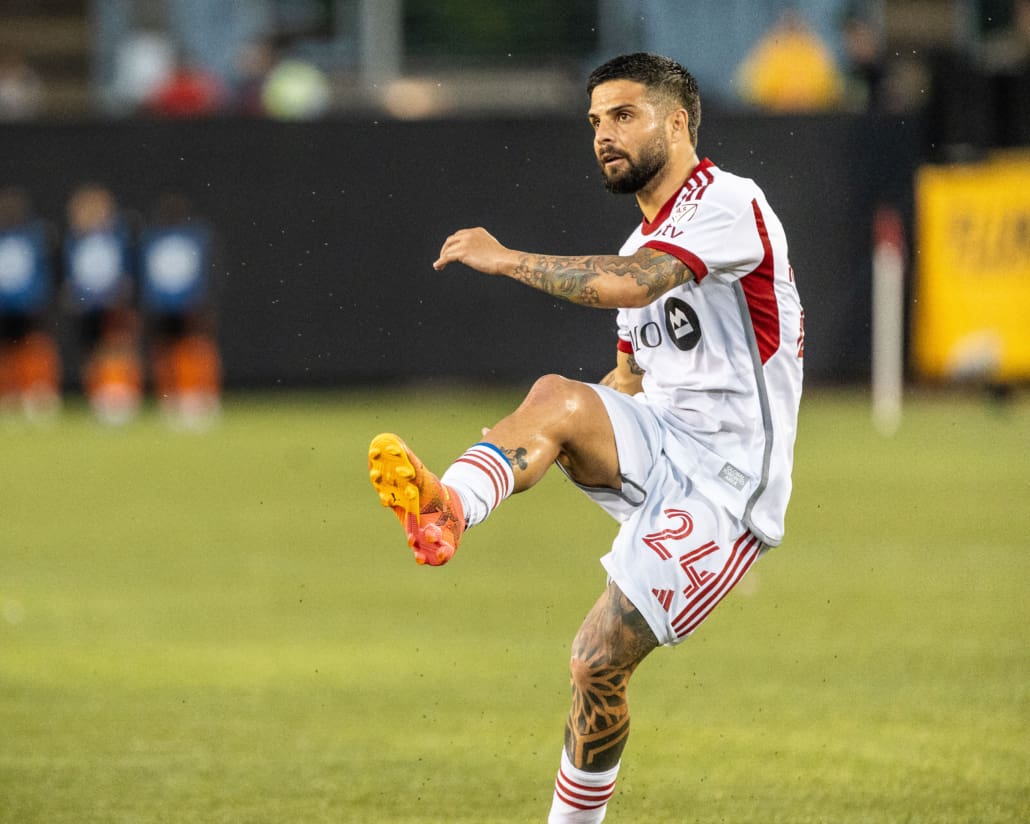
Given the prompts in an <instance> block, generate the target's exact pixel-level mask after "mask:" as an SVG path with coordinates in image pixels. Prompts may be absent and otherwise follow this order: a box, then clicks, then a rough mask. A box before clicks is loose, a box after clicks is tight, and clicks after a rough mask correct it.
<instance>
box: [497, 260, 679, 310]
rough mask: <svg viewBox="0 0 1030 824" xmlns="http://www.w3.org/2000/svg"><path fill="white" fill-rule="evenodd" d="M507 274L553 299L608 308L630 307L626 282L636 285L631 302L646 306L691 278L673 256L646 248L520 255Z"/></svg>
mask: <svg viewBox="0 0 1030 824" xmlns="http://www.w3.org/2000/svg"><path fill="white" fill-rule="evenodd" d="M510 274H511V277H512V278H514V279H515V280H517V281H519V282H521V283H525V284H526V285H527V286H532V287H533V288H534V289H539V290H540V291H541V292H546V293H547V294H549V295H553V296H554V297H558V298H563V299H564V300H568V301H571V302H572V303H578V304H581V305H583V306H601V307H609V308H613V307H618V306H623V305H629V303H630V301H628V300H627V296H628V295H629V293H628V292H627V289H626V286H627V285H628V282H632V284H633V285H635V287H637V288H636V289H633V290H632V291H633V294H632V303H636V304H637V305H644V304H647V303H650V302H651V301H653V300H654V299H655V298H657V297H658V296H659V295H662V294H664V293H665V292H667V291H668V290H669V289H671V288H673V287H674V286H678V285H680V284H681V283H685V282H686V281H687V280H689V279H690V278H691V277H692V273H691V271H690V270H689V269H688V268H687V267H686V266H684V265H683V264H682V263H681V262H680V261H679V260H677V259H676V258H675V257H673V256H672V255H668V254H665V253H664V252H659V251H656V250H654V249H647V248H644V249H641V250H640V251H639V252H637V253H636V254H635V255H632V256H630V257H622V256H619V255H586V256H562V255H528V254H524V255H521V256H520V257H519V261H518V264H517V265H516V266H515V269H514V270H513V272H511V273H510Z"/></svg>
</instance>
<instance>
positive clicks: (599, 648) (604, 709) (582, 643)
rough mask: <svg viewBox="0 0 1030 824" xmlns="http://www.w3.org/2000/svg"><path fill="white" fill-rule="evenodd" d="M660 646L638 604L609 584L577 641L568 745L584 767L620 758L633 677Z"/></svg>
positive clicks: (572, 756) (571, 755)
mask: <svg viewBox="0 0 1030 824" xmlns="http://www.w3.org/2000/svg"><path fill="white" fill-rule="evenodd" d="M657 645H658V641H657V639H656V638H655V636H654V633H653V632H652V631H651V628H650V627H649V626H648V625H647V622H646V621H644V619H643V617H642V616H641V615H640V613H639V612H637V609H636V607H634V606H633V604H632V603H630V601H629V599H628V598H626V596H625V595H623V594H622V591H621V590H620V589H619V588H618V587H617V586H616V585H615V584H609V586H608V589H607V590H606V592H605V594H604V595H602V596H601V598H600V599H599V600H598V601H597V603H596V604H595V605H594V608H593V609H592V610H591V611H590V614H589V615H588V616H587V618H586V620H585V621H584V622H583V626H582V627H580V630H579V632H578V633H577V635H576V640H575V641H574V642H573V645H572V661H571V664H570V672H571V681H572V709H571V710H570V712H569V718H568V723H567V724H566V727H565V750H566V752H567V753H568V755H569V758H570V759H571V760H572V763H573V764H574V765H575V766H576V767H578V768H579V769H583V770H589V771H592V772H601V771H603V770H608V769H611V768H612V767H614V766H615V765H616V764H617V763H618V761H619V758H620V757H621V756H622V750H623V748H624V747H625V746H626V739H627V737H628V736H629V704H628V702H627V700H626V688H627V685H628V683H629V678H630V676H631V675H632V674H633V671H634V670H635V669H636V668H637V665H638V664H639V663H640V662H641V661H642V660H643V659H644V657H645V656H646V655H647V654H648V653H649V652H651V650H653V649H654V648H655V647H656V646H657Z"/></svg>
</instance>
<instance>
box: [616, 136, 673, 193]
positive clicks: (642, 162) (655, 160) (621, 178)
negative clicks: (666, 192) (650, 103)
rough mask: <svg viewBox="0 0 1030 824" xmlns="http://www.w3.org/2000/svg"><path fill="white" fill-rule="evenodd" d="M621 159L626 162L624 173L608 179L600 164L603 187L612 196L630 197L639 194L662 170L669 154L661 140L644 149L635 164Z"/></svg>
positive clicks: (626, 157)
mask: <svg viewBox="0 0 1030 824" xmlns="http://www.w3.org/2000/svg"><path fill="white" fill-rule="evenodd" d="M623 157H625V160H626V166H627V168H626V171H624V172H623V173H622V174H620V175H617V176H615V177H609V176H608V174H607V173H605V171H604V164H601V175H602V176H603V177H604V187H605V188H606V189H607V190H608V191H609V192H611V193H612V194H614V195H632V194H636V193H637V192H639V191H640V190H641V189H643V188H644V187H645V186H646V185H647V184H648V183H650V182H651V181H652V180H654V178H655V175H657V174H658V173H659V172H660V171H661V170H662V168H663V167H664V166H665V164H666V162H667V161H668V159H669V154H668V152H667V151H666V149H665V144H664V143H663V142H661V140H655V141H654V142H652V143H651V144H649V145H648V146H645V147H644V149H643V151H641V153H640V159H639V160H638V161H637V162H635V163H634V162H633V160H632V159H631V158H629V157H628V156H625V155H624V156H623Z"/></svg>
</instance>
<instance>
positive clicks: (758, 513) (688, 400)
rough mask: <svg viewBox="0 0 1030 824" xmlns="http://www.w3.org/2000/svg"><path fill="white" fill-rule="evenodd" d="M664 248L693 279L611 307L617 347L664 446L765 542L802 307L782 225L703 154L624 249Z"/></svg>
mask: <svg viewBox="0 0 1030 824" xmlns="http://www.w3.org/2000/svg"><path fill="white" fill-rule="evenodd" d="M644 246H647V247H648V248H652V249H657V250H660V251H662V252H666V253H668V254H671V255H673V256H675V257H676V258H678V259H679V260H681V261H682V262H683V263H684V264H685V265H687V266H688V267H689V268H690V269H691V271H692V272H693V273H694V275H695V277H696V281H691V282H688V283H686V284H684V285H682V286H679V287H677V288H675V289H672V290H670V291H669V292H666V293H665V294H664V295H662V296H661V298H659V299H658V300H656V301H654V302H653V303H651V304H650V305H649V306H645V307H643V308H640V309H620V310H619V312H618V324H619V348H620V350H621V351H624V352H631V353H632V354H633V357H634V358H635V360H636V362H637V364H638V365H639V366H640V367H641V368H642V369H643V370H644V371H645V374H644V379H643V390H644V395H645V396H646V399H647V400H648V401H649V402H651V403H652V404H655V405H657V406H658V407H660V408H661V410H662V415H663V418H664V419H665V420H666V422H667V423H668V424H669V426H670V427H671V428H672V429H673V430H674V432H675V433H676V438H675V440H674V441H673V442H672V444H671V445H667V447H666V451H667V452H668V453H669V457H670V459H671V460H672V461H673V462H674V463H676V464H677V465H678V466H679V467H680V468H681V469H683V470H684V471H685V472H686V473H687V474H688V475H689V476H690V477H691V479H692V480H693V482H694V483H695V484H696V485H697V486H698V487H699V488H700V489H701V490H702V491H703V492H705V494H707V495H708V496H709V497H710V498H712V499H713V500H716V501H719V502H721V503H723V504H724V505H726V506H727V507H729V508H730V509H731V511H733V512H735V513H737V514H738V515H740V516H741V517H742V518H743V520H744V522H745V523H746V524H747V525H748V527H749V528H750V529H751V530H752V531H753V532H754V533H755V535H757V536H758V537H759V538H760V539H761V540H762V541H763V542H764V543H766V544H768V545H770V546H775V545H776V544H778V543H779V542H780V541H781V540H782V538H783V519H784V514H785V512H786V508H787V501H788V499H789V497H790V490H791V468H792V465H793V453H794V437H795V432H796V428H797V415H798V404H799V401H800V398H801V380H802V356H803V350H804V330H803V321H804V312H803V310H802V308H801V302H800V300H799V298H798V292H797V288H796V286H795V284H794V274H793V271H792V270H791V267H790V263H789V262H788V258H787V240H786V236H785V235H784V231H783V226H782V225H781V224H780V221H779V219H778V218H777V217H776V215H775V214H774V213H773V211H772V209H771V208H770V207H769V204H768V202H767V201H766V199H765V195H764V194H763V193H762V190H761V189H759V187H758V186H757V185H756V184H755V183H754V181H752V180H748V179H746V178H742V177H738V176H736V175H734V174H731V173H729V172H725V171H723V170H722V169H719V168H718V167H717V166H715V165H714V164H713V163H712V162H711V161H710V160H708V159H707V158H706V159H705V160H703V161H702V162H701V163H700V165H699V166H698V167H697V168H696V169H695V170H694V172H693V174H692V175H691V176H690V179H689V180H687V182H686V183H685V184H684V185H683V187H682V188H681V189H680V190H679V192H677V194H676V195H674V196H673V197H672V198H671V199H670V200H669V202H668V203H667V204H666V205H665V206H664V207H663V208H662V210H661V211H660V212H659V213H658V214H657V215H656V216H655V219H654V220H653V221H652V222H650V223H649V222H647V221H646V220H644V221H643V223H642V225H641V226H640V227H639V228H638V229H637V230H636V231H635V232H634V233H633V234H632V235H631V236H630V238H629V239H628V240H627V241H626V243H625V244H624V245H623V247H622V250H621V254H623V255H631V254H633V253H634V252H636V251H637V250H638V249H640V248H641V247H644Z"/></svg>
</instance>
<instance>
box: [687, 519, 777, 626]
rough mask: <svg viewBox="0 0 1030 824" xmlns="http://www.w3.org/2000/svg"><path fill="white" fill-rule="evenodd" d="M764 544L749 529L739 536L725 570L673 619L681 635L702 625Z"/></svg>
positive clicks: (746, 569)
mask: <svg viewBox="0 0 1030 824" xmlns="http://www.w3.org/2000/svg"><path fill="white" fill-rule="evenodd" d="M761 547H762V544H761V542H760V541H759V540H758V539H757V538H756V537H755V536H754V535H752V534H751V533H750V532H745V533H744V534H743V535H741V536H740V537H739V538H738V539H737V541H736V543H735V544H734V545H733V551H732V552H731V553H730V557H729V560H728V561H727V563H726V566H724V567H723V569H722V571H721V572H719V574H718V575H717V576H716V577H715V578H714V579H713V580H711V581H710V582H709V583H708V584H707V585H706V586H705V587H703V588H702V589H700V590H699V591H698V592H697V593H696V595H695V597H694V598H693V599H692V600H691V601H690V603H688V604H687V606H686V607H684V609H683V610H682V611H681V612H680V613H679V615H677V616H676V617H675V618H673V619H672V628H673V630H674V631H675V633H676V636H677V637H678V638H682V637H684V636H686V635H689V634H690V633H691V632H693V631H694V630H695V629H697V628H698V627H699V626H700V625H701V623H702V622H703V621H704V620H705V618H707V617H708V616H709V614H710V613H711V612H712V610H713V609H715V607H716V606H717V605H718V604H719V602H720V601H721V600H722V599H723V598H725V597H726V595H727V594H728V593H729V591H730V590H731V589H733V587H735V586H736V585H737V582H738V581H740V579H741V578H743V577H744V573H745V572H747V571H748V570H749V569H750V568H751V564H753V563H754V561H755V559H756V558H757V557H758V554H759V551H760V550H761Z"/></svg>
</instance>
